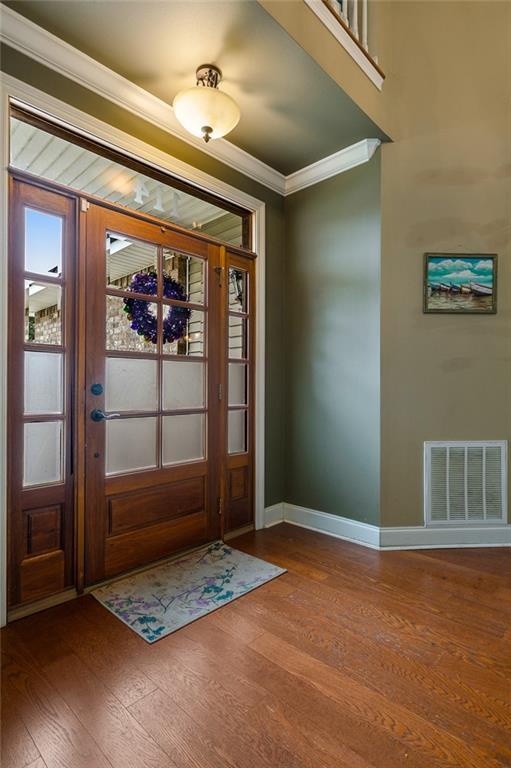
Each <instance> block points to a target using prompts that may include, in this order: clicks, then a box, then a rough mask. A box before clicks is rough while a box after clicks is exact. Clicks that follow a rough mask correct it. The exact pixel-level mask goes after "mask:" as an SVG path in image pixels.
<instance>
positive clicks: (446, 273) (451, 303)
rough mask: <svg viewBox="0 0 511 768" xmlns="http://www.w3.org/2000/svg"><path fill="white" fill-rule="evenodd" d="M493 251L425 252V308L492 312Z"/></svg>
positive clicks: (494, 292) (494, 299)
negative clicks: (484, 252) (466, 252)
mask: <svg viewBox="0 0 511 768" xmlns="http://www.w3.org/2000/svg"><path fill="white" fill-rule="evenodd" d="M496 311H497V257H496V255H495V254H463V253H426V254H424V312H445V313H451V314H453V313H455V314H494V313H495V312H496Z"/></svg>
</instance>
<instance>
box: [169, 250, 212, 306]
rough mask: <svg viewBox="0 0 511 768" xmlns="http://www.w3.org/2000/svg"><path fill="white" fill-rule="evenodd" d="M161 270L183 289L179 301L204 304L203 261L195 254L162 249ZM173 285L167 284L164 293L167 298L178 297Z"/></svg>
mask: <svg viewBox="0 0 511 768" xmlns="http://www.w3.org/2000/svg"><path fill="white" fill-rule="evenodd" d="M163 271H164V273H165V274H166V275H167V276H168V277H170V278H172V280H175V281H176V282H177V283H179V285H180V286H181V288H182V290H183V294H184V296H183V298H182V299H180V301H190V302H191V303H192V304H204V261H203V259H199V258H197V257H196V256H186V255H185V254H184V253H174V252H173V251H163ZM172 290H174V291H175V286H174V287H173V286H171V285H169V289H168V291H166V292H165V295H166V296H167V298H168V299H177V298H180V297H179V296H178V295H176V294H175V293H172Z"/></svg>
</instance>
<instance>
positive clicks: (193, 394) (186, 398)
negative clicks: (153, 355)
mask: <svg viewBox="0 0 511 768" xmlns="http://www.w3.org/2000/svg"><path fill="white" fill-rule="evenodd" d="M204 370H205V363H199V362H197V363H195V362H194V363H191V362H189V361H187V360H166V361H165V362H164V363H163V408H164V410H166V411H171V410H173V409H174V408H202V407H203V406H204Z"/></svg>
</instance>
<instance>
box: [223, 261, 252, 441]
mask: <svg viewBox="0 0 511 768" xmlns="http://www.w3.org/2000/svg"><path fill="white" fill-rule="evenodd" d="M227 297H228V298H227V303H228V321H227V350H228V360H229V362H228V379H227V388H228V409H229V410H228V414H227V450H228V453H229V454H234V453H245V452H246V451H247V450H248V406H249V398H248V392H249V367H248V362H249V361H248V349H249V346H248V334H249V323H250V315H249V313H250V306H249V300H248V297H249V276H248V273H247V272H246V271H245V270H244V269H241V268H239V267H233V266H230V267H229V271H228V291H227ZM240 406H241V407H240Z"/></svg>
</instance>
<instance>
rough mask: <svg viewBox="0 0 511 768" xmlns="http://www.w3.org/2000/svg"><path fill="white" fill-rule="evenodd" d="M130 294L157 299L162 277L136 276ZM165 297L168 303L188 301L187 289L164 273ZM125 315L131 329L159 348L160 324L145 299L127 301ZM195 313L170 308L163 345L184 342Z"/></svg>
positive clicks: (164, 322) (174, 307)
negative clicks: (191, 318)
mask: <svg viewBox="0 0 511 768" xmlns="http://www.w3.org/2000/svg"><path fill="white" fill-rule="evenodd" d="M128 290H129V291H134V292H136V293H145V294H147V295H149V296H156V292H157V290H158V277H157V275H156V272H138V273H137V274H136V275H134V276H133V278H132V280H131V282H130V284H129V287H128ZM163 295H164V296H165V298H166V299H177V300H178V301H187V299H188V297H187V295H186V292H185V289H184V288H183V286H182V285H181V283H178V282H177V280H174V279H173V278H172V277H169V276H168V275H166V274H165V273H163ZM124 311H125V312H126V313H127V315H128V320H129V321H130V328H132V329H133V330H134V331H136V332H137V333H138V335H139V336H143V337H144V339H145V341H149V342H151V344H156V342H157V340H158V320H157V318H156V317H155V315H153V313H152V312H151V309H150V305H149V302H148V301H146V300H145V299H124ZM190 315H191V310H189V309H188V307H176V306H174V305H167V316H166V317H165V318H164V320H163V343H164V344H166V343H167V344H169V343H172V342H173V341H179V339H182V338H183V336H184V335H185V332H186V325H187V323H188V320H189V319H190Z"/></svg>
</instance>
